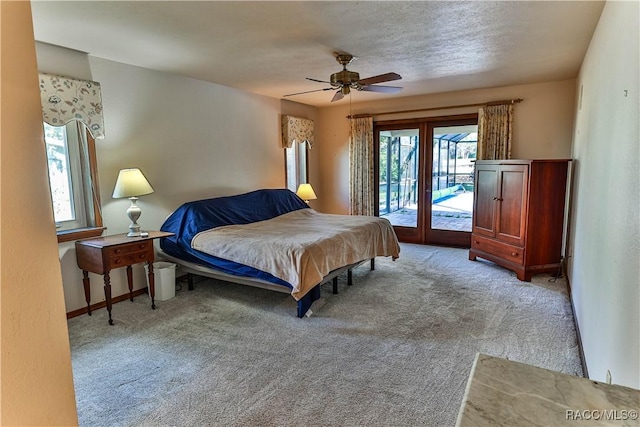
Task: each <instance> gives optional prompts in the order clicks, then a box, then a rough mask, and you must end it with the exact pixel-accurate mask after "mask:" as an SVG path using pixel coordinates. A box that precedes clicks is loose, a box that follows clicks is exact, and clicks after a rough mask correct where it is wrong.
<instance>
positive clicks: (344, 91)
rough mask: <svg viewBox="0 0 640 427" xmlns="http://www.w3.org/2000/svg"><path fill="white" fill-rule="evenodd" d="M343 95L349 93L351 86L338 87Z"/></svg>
mask: <svg viewBox="0 0 640 427" xmlns="http://www.w3.org/2000/svg"><path fill="white" fill-rule="evenodd" d="M340 91H342V94H343V95H349V94H350V93H351V88H350V87H349V86H342V88H341V89H340Z"/></svg>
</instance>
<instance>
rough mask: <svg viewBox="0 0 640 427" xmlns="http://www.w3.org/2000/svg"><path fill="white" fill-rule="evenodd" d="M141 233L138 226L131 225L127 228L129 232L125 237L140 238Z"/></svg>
mask: <svg viewBox="0 0 640 427" xmlns="http://www.w3.org/2000/svg"><path fill="white" fill-rule="evenodd" d="M140 234H142V233H141V231H140V226H139V225H138V224H131V225H130V226H129V232H128V233H127V237H140Z"/></svg>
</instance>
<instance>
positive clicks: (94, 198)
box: [44, 121, 103, 242]
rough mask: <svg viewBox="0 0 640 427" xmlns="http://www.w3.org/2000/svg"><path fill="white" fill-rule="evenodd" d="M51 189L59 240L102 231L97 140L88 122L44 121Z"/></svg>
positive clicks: (89, 235)
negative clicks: (58, 123) (53, 124)
mask: <svg viewBox="0 0 640 427" xmlns="http://www.w3.org/2000/svg"><path fill="white" fill-rule="evenodd" d="M44 136H45V147H46V152H47V166H48V169H49V189H50V191H51V201H52V204H53V215H54V220H55V222H56V228H57V229H58V242H64V241H70V240H76V239H79V238H85V237H92V236H99V235H100V234H102V231H103V227H102V216H101V215H100V198H99V193H98V186H97V170H96V161H95V145H94V140H93V138H92V136H91V134H90V133H89V132H87V129H86V128H85V126H84V125H83V124H81V123H79V122H76V121H72V122H70V123H68V124H67V125H65V126H50V125H49V124H47V123H44Z"/></svg>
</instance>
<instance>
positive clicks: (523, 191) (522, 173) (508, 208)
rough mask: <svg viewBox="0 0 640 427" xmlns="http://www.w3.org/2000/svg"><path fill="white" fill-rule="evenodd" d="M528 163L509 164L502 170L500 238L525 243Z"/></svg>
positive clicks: (498, 234)
mask: <svg viewBox="0 0 640 427" xmlns="http://www.w3.org/2000/svg"><path fill="white" fill-rule="evenodd" d="M527 172H528V166H527V165H507V166H503V167H502V169H501V171H500V183H499V190H498V194H499V195H498V221H497V223H498V229H497V230H496V236H497V238H498V240H502V241H505V242H507V243H511V244H516V245H524V237H525V235H524V232H525V221H526V219H527V210H526V207H527V206H526V204H527V182H528V173H527Z"/></svg>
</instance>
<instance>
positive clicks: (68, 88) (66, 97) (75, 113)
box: [40, 74, 104, 139]
mask: <svg viewBox="0 0 640 427" xmlns="http://www.w3.org/2000/svg"><path fill="white" fill-rule="evenodd" d="M40 99H41V100H42V116H43V120H44V121H45V122H46V123H48V124H50V125H51V126H64V125H66V124H67V123H69V122H70V121H72V120H78V121H80V122H82V123H84V124H85V125H86V126H87V129H89V131H90V132H91V135H93V137H94V138H95V139H102V138H104V118H103V117H102V93H101V91H100V83H97V82H92V81H88V80H79V79H74V78H70V77H61V76H55V75H51V74H40Z"/></svg>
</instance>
